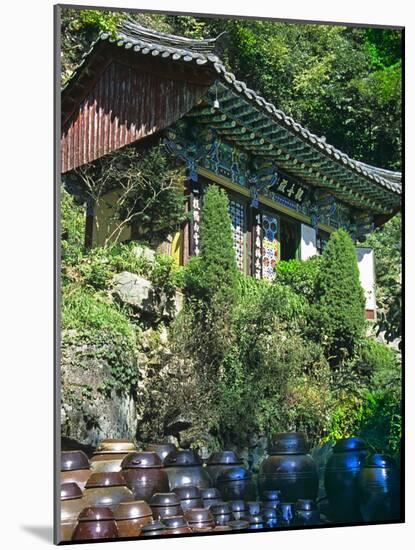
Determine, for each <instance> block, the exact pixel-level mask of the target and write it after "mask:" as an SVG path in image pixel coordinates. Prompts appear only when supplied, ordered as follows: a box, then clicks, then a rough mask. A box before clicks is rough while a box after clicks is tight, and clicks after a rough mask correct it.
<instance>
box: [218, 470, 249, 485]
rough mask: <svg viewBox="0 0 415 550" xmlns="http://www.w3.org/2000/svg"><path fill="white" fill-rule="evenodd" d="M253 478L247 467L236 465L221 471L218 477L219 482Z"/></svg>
mask: <svg viewBox="0 0 415 550" xmlns="http://www.w3.org/2000/svg"><path fill="white" fill-rule="evenodd" d="M251 478H252V474H251V473H250V472H248V470H247V469H246V468H243V467H242V466H235V467H234V468H229V470H224V471H223V472H221V473H220V474H219V475H218V477H217V482H218V483H226V482H230V481H241V480H249V479H251Z"/></svg>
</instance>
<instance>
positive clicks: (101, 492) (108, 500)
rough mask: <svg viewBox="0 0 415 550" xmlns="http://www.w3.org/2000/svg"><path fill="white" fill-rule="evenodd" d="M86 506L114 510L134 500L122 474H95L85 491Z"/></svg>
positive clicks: (89, 480)
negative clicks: (122, 503)
mask: <svg viewBox="0 0 415 550" xmlns="http://www.w3.org/2000/svg"><path fill="white" fill-rule="evenodd" d="M84 500H85V503H86V504H85V506H93V507H96V506H98V507H102V506H104V507H108V508H111V510H114V509H115V508H116V507H117V506H118V504H119V503H120V502H131V501H132V500H134V496H133V493H132V492H131V491H130V489H129V488H128V487H127V486H126V484H125V479H124V477H123V475H122V474H121V472H95V473H94V474H92V475H91V477H90V478H89V479H88V481H87V483H86V485H85V490H84Z"/></svg>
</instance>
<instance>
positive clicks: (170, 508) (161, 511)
mask: <svg viewBox="0 0 415 550" xmlns="http://www.w3.org/2000/svg"><path fill="white" fill-rule="evenodd" d="M150 507H151V510H152V513H153V518H154V519H156V520H158V519H160V520H163V519H164V518H168V517H171V516H182V515H183V510H182V508H181V506H180V499H179V497H178V496H177V495H176V493H155V494H154V495H153V496H152V497H151V499H150Z"/></svg>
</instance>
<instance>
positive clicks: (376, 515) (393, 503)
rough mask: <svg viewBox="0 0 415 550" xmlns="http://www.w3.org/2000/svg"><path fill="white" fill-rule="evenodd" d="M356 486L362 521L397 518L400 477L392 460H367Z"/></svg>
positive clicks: (383, 457)
mask: <svg viewBox="0 0 415 550" xmlns="http://www.w3.org/2000/svg"><path fill="white" fill-rule="evenodd" d="M358 487H359V496H360V512H361V514H362V518H363V521H398V520H399V519H400V475H399V470H398V468H397V466H396V463H395V461H394V460H393V458H391V457H389V456H386V455H381V454H374V455H372V456H370V457H368V458H366V459H365V461H364V462H363V464H362V468H361V470H360V472H359V476H358Z"/></svg>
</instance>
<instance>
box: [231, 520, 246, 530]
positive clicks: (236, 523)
mask: <svg viewBox="0 0 415 550" xmlns="http://www.w3.org/2000/svg"><path fill="white" fill-rule="evenodd" d="M228 526H229V527H230V528H231V529H232V531H243V530H245V529H249V523H248V522H247V521H245V520H243V519H235V520H233V521H230V522H229V523H228Z"/></svg>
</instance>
